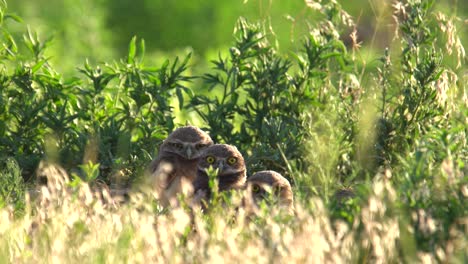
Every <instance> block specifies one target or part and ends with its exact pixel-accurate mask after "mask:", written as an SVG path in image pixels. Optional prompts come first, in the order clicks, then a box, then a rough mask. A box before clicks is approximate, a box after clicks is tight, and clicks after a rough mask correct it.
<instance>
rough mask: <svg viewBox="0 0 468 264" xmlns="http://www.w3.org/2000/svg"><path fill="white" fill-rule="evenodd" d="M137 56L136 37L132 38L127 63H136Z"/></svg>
mask: <svg viewBox="0 0 468 264" xmlns="http://www.w3.org/2000/svg"><path fill="white" fill-rule="evenodd" d="M135 55H136V36H134V37H133V38H132V40H131V41H130V44H129V46H128V58H127V63H129V64H132V63H134V62H135Z"/></svg>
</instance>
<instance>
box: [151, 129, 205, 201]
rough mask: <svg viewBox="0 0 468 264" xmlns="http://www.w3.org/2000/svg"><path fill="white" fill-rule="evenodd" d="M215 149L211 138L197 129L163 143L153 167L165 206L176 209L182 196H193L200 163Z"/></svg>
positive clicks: (179, 132)
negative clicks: (171, 206)
mask: <svg viewBox="0 0 468 264" xmlns="http://www.w3.org/2000/svg"><path fill="white" fill-rule="evenodd" d="M211 145H213V140H211V138H210V136H209V135H208V134H207V133H206V132H204V131H203V130H201V129H199V128H197V127H194V126H185V127H180V128H177V129H176V130H174V131H173V132H172V133H171V134H170V135H169V136H168V137H167V138H166V139H165V140H164V141H163V144H162V145H161V147H160V148H159V153H158V156H157V157H156V158H155V159H154V160H153V161H152V162H151V164H150V165H149V174H150V175H151V177H150V178H151V181H152V185H153V187H155V188H156V191H157V193H158V195H159V201H160V202H161V204H162V205H163V206H168V205H169V204H172V205H174V204H175V203H176V202H177V200H176V198H177V194H179V193H185V194H189V193H190V190H189V189H191V186H192V182H193V180H194V179H195V178H196V176H197V164H198V161H199V159H200V157H201V155H202V152H203V151H204V150H205V149H206V148H207V147H209V146H211ZM186 187H187V188H186Z"/></svg>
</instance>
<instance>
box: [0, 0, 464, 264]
mask: <svg viewBox="0 0 468 264" xmlns="http://www.w3.org/2000/svg"><path fill="white" fill-rule="evenodd" d="M306 4H307V8H308V9H307V11H308V12H314V13H317V14H320V15H321V17H322V20H320V21H318V22H317V23H313V24H311V25H310V32H309V34H308V35H307V36H305V37H304V39H303V42H302V48H301V49H300V50H299V51H296V52H291V53H290V54H283V53H280V52H279V51H278V49H277V47H276V46H275V45H273V44H271V43H274V41H275V39H274V36H272V35H269V34H268V32H270V31H268V30H266V29H265V28H264V24H261V23H259V24H257V23H250V22H248V21H247V20H246V19H243V18H240V19H239V21H238V23H237V25H236V28H235V41H234V43H233V46H232V47H231V48H230V49H229V50H226V52H220V55H219V57H218V58H217V59H215V60H213V61H212V65H213V69H212V70H209V71H208V72H206V73H204V74H202V75H201V76H193V75H192V74H191V73H192V71H191V68H190V58H191V55H190V54H188V55H187V56H186V57H185V58H184V59H179V58H175V59H173V60H167V61H166V62H165V63H163V64H162V65H160V66H159V67H154V66H147V65H145V63H146V62H144V60H143V59H144V55H145V43H144V41H143V40H141V41H137V38H133V39H132V40H131V42H130V44H129V49H128V54H127V56H126V58H124V59H121V60H118V61H114V62H111V63H105V62H103V63H97V64H96V63H89V62H88V61H85V62H84V63H83V65H82V66H80V67H78V70H77V73H76V75H75V76H73V77H71V78H70V77H66V76H65V77H64V76H62V75H60V73H58V72H56V71H55V70H54V67H53V66H52V65H51V64H50V63H49V59H48V58H47V57H46V55H45V53H44V52H45V50H47V49H48V48H50V47H49V41H41V40H40V38H39V37H38V36H37V34H35V33H34V31H33V30H27V31H26V32H25V36H24V39H23V40H22V41H19V40H17V39H15V38H14V37H13V36H12V35H11V34H9V31H8V27H7V26H8V24H7V22H8V23H11V22H12V20H16V21H19V20H20V19H19V18H18V17H16V16H13V15H9V14H8V13H7V12H6V8H5V3H4V2H3V1H2V2H1V7H0V8H1V9H0V11H1V12H0V26H1V27H2V30H3V33H4V34H3V35H2V37H1V42H2V44H3V45H2V46H1V49H0V118H1V123H0V159H1V160H2V163H1V166H2V167H1V168H0V175H1V176H2V179H1V182H2V187H0V191H1V196H0V205H1V206H2V207H4V206H6V205H9V204H11V205H14V206H13V207H14V209H2V210H3V211H1V214H0V217H2V219H4V220H5V219H8V224H9V225H10V224H11V223H12V222H14V221H16V220H15V219H13V218H11V217H10V216H9V214H10V212H11V211H15V212H23V213H24V215H25V217H24V218H23V219H21V218H19V220H17V221H19V222H21V221H22V222H21V223H22V224H24V226H25V227H17V228H16V229H12V230H13V231H11V232H6V231H5V230H4V229H2V228H0V233H1V234H3V233H8V235H9V237H10V238H11V237H15V233H14V232H20V233H21V232H26V233H27V236H30V238H31V240H32V241H33V242H32V243H33V245H31V246H32V247H33V248H34V247H35V249H36V250H38V251H37V252H36V251H33V253H31V254H32V255H33V256H34V257H33V258H38V256H51V255H53V254H51V253H49V251H48V249H49V245H47V244H46V243H45V242H41V241H45V240H41V238H44V237H48V236H49V237H48V238H47V239H52V238H51V237H55V236H54V235H56V234H57V233H59V234H60V235H57V240H56V241H59V242H57V243H63V244H66V245H67V246H70V247H72V248H73V247H76V249H77V250H76V251H75V252H79V253H77V255H76V256H75V255H73V254H74V253H70V254H72V255H73V256H72V255H66V253H65V252H64V251H61V252H60V254H64V255H60V256H61V258H62V260H65V259H67V260H69V259H73V258H81V257H83V255H86V254H85V253H83V252H93V256H96V257H97V258H98V257H104V256H105V254H107V255H112V256H114V255H115V256H119V254H120V253H119V254H117V253H116V252H117V251H118V249H120V248H129V247H130V244H131V242H132V243H137V244H138V245H140V244H141V245H143V244H144V243H146V242H148V241H146V240H145V237H144V236H142V235H141V234H140V233H139V232H141V230H140V229H139V225H140V227H141V226H145V227H147V228H148V227H151V228H153V227H154V226H156V229H157V230H159V231H161V229H165V228H166V227H168V228H170V229H171V230H175V231H174V234H166V233H164V236H165V238H169V240H170V241H171V244H170V245H168V246H167V248H165V249H166V250H167V252H170V254H172V255H165V254H166V253H167V252H164V250H163V251H162V252H159V251H157V250H156V251H154V250H147V249H146V248H145V247H144V246H141V247H138V246H135V244H132V247H133V249H138V250H141V252H143V253H142V254H149V255H151V254H155V256H153V257H154V258H157V259H159V260H174V259H172V258H171V256H176V257H174V258H175V259H176V260H187V259H190V256H191V254H193V255H194V258H195V259H197V260H199V261H200V262H201V261H203V260H207V259H208V260H209V257H207V256H208V254H207V253H206V252H209V251H210V248H211V247H213V246H214V247H220V248H219V250H218V251H216V252H217V254H218V255H220V256H221V255H229V256H232V254H231V253H232V252H231V253H229V251H228V250H227V249H226V247H225V245H226V244H233V243H234V242H235V243H234V244H236V245H238V246H239V248H238V250H239V251H242V249H245V248H247V246H252V247H257V248H261V249H262V250H263V251H262V252H264V253H265V254H267V255H268V254H269V255H268V256H269V257H268V258H267V260H269V261H271V260H272V259H275V257H276V256H280V259H286V258H288V257H292V256H293V255H294V254H292V250H290V249H289V248H288V243H293V244H294V243H298V244H294V245H296V246H298V245H300V243H306V242H307V241H308V239H309V240H310V238H309V237H306V236H310V237H314V238H317V239H322V240H323V241H322V240H321V241H322V242H321V243H318V244H317V245H315V246H317V247H319V248H320V246H323V247H324V248H320V250H318V252H320V253H321V254H323V256H322V255H321V256H322V257H319V258H317V260H321V261H323V260H328V261H332V260H337V259H342V260H344V261H352V260H358V261H360V262H364V261H373V260H376V261H378V260H381V261H389V262H392V261H393V260H403V261H412V260H414V259H415V258H420V259H424V258H426V257H429V258H430V257H432V258H434V259H437V260H439V261H445V260H446V259H448V260H449V261H450V260H451V258H452V257H454V258H459V259H462V258H463V257H464V256H463V253H460V252H462V250H463V245H464V243H465V244H466V214H467V207H466V205H465V204H466V198H467V196H468V189H467V184H468V182H467V178H466V177H465V174H466V172H467V167H466V164H467V162H468V155H467V154H468V153H467V150H468V148H467V142H466V141H467V129H468V128H467V126H466V123H467V122H466V121H467V120H466V116H467V113H468V108H467V99H466V91H465V90H464V85H465V84H464V83H463V77H462V76H461V75H462V74H464V73H463V71H466V68H465V66H464V63H465V62H466V58H465V53H464V49H463V46H462V45H461V41H460V39H459V36H457V35H456V34H455V33H456V30H454V29H453V28H455V26H456V23H457V20H456V19H455V18H447V17H446V16H445V15H443V13H440V12H438V11H437V10H436V9H435V7H434V1H419V0H410V1H406V2H404V3H401V2H396V3H395V4H394V5H393V6H392V11H393V12H394V13H393V15H394V18H395V23H396V25H395V26H396V29H397V32H398V36H395V37H396V39H395V41H393V42H392V43H391V46H389V47H388V49H387V50H385V51H383V50H382V51H381V52H380V53H381V55H380V58H379V59H377V60H375V62H374V64H375V65H372V66H368V65H366V63H367V62H366V61H364V60H362V59H359V53H360V52H361V51H360V49H359V46H360V44H359V42H358V40H357V38H356V35H355V33H356V32H354V33H352V35H351V36H352V37H351V39H352V43H351V46H349V47H347V46H346V45H345V44H344V41H343V38H342V36H343V34H344V32H348V31H349V30H351V31H352V30H353V28H354V27H355V24H354V22H353V19H352V18H351V17H350V16H349V15H348V14H347V13H346V12H345V11H344V10H343V9H342V8H341V6H340V5H339V4H338V3H337V2H336V1H320V2H314V1H306ZM444 23H445V24H447V23H451V25H452V27H453V28H452V29H451V30H450V31H449V30H447V27H444ZM353 34H354V35H353ZM446 42H447V43H446ZM449 42H450V43H451V44H449ZM449 59H451V60H455V61H456V63H453V61H452V62H450V63H448V62H447V60H449ZM175 120H178V121H177V122H176V121H175ZM178 122H180V123H184V122H187V123H192V124H198V125H200V126H202V127H203V128H204V129H206V130H207V131H209V132H210V134H211V136H212V137H213V139H214V140H215V141H216V142H220V143H229V144H233V145H236V146H237V147H238V148H239V149H240V151H241V152H242V153H243V154H244V156H245V157H246V161H247V166H248V170H249V174H251V173H252V172H255V171H257V170H263V169H274V170H277V171H279V172H281V173H282V174H284V175H285V176H286V177H287V178H288V179H289V180H290V181H291V182H292V185H293V188H294V192H295V196H296V201H297V202H296V206H297V211H296V213H297V214H296V217H295V218H292V217H288V216H284V215H281V214H280V215H276V214H274V215H273V216H272V215H268V212H269V211H268V208H262V213H261V214H260V215H259V216H258V217H256V218H254V219H253V221H251V222H250V221H247V223H245V222H244V220H242V218H238V219H237V221H231V220H226V218H224V219H223V218H222V216H223V209H221V208H218V209H219V210H213V212H212V213H211V214H209V215H206V216H201V215H196V214H193V213H192V212H190V213H188V212H185V211H184V210H182V209H180V211H179V209H177V210H174V211H170V210H169V212H168V211H161V210H160V208H158V207H157V206H154V203H155V201H154V200H152V198H151V197H144V195H143V194H141V195H135V198H134V200H133V201H131V203H130V205H129V206H128V207H125V208H117V209H116V211H112V210H113V209H112V210H108V209H109V208H107V207H106V206H105V204H101V203H100V200H99V199H100V198H99V197H94V198H93V194H92V191H90V189H89V186H88V185H87V183H85V182H90V183H91V185H92V184H93V181H96V180H100V181H101V180H102V181H105V182H106V183H108V184H111V186H113V185H112V184H113V183H116V184H122V185H127V184H130V183H132V182H134V181H136V180H137V179H138V178H139V177H140V176H141V175H142V172H143V170H144V169H145V167H146V165H147V164H148V162H149V161H150V160H151V158H152V157H154V156H155V154H156V153H157V148H158V146H159V144H160V143H161V141H162V140H163V139H164V138H165V137H166V136H167V134H168V133H170V131H172V130H173V129H174V128H175V127H177V126H179V125H181V124H179V123H178ZM42 160H45V161H47V162H48V164H54V163H55V164H59V165H61V166H62V167H64V168H65V169H66V171H68V172H69V173H70V174H72V175H75V176H76V177H75V179H74V180H73V181H72V183H70V184H68V185H69V186H66V187H67V188H62V187H60V186H59V187H60V188H58V190H60V191H61V192H59V193H53V192H52V194H51V195H50V197H43V199H45V200H47V202H46V201H42V202H41V204H40V205H39V206H37V207H34V209H32V208H31V204H30V203H29V201H28V200H25V199H24V195H23V193H24V191H25V184H24V182H23V178H24V180H25V181H29V182H32V181H33V180H34V176H35V170H36V168H37V166H38V164H39V162H40V161H42ZM20 172H21V173H22V176H23V178H22V177H19V176H20ZM77 177H78V178H77ZM79 177H81V178H83V179H84V181H80V180H79ZM44 188H45V187H44ZM337 190H338V192H337V194H336V195H333V194H334V193H335V192H336V191H337ZM344 194H346V195H344ZM102 196H103V197H106V195H104V194H103V195H102ZM76 197H80V198H82V199H78V200H77V199H75V198H76ZM317 197H318V198H319V199H317ZM88 198H89V199H88ZM60 199H62V200H63V203H60V202H59V203H57V204H55V203H54V201H55V202H56V201H58V200H60ZM104 200H105V199H104ZM50 201H53V202H50ZM233 203H235V201H234V202H233ZM41 205H42V206H44V207H42V208H41ZM59 205H63V206H59ZM94 206H96V207H94ZM75 207H76V208H79V209H80V210H82V212H88V213H89V218H86V217H85V216H86V214H79V215H75V214H72V213H71V211H70V210H71V209H70V208H75ZM155 208H156V209H155ZM92 209H96V211H93V212H90V211H92ZM114 209H115V208H114ZM8 210H10V211H8ZM41 210H45V211H48V212H49V211H50V212H53V213H54V214H56V215H57V217H58V219H59V220H57V222H54V220H52V219H51V218H50V217H49V216H48V215H47V214H41V212H42V211H41ZM119 210H120V211H119ZM241 213H242V210H241ZM69 214H71V215H73V217H74V221H71V220H70V219H68V218H67V217H68V215H69ZM227 214H228V215H229V217H231V216H232V219H234V218H236V217H237V216H236V212H235V210H232V211H229V213H227ZM126 215H131V217H126ZM153 215H155V218H153ZM136 216H137V217H136ZM178 216H180V217H181V219H186V220H187V219H189V218H190V217H192V218H191V219H190V221H192V222H191V223H192V224H193V225H189V224H188V223H189V222H187V223H185V222H184V223H174V222H173V221H172V220H173V218H176V219H177V217H178ZM224 216H225V215H224ZM102 218H106V219H120V220H119V221H120V222H119V221H117V222H114V220H112V221H109V223H106V222H105V221H102ZM140 218H141V219H143V220H141V221H139V220H135V219H140ZM99 219H100V220H99ZM155 219H157V220H158V221H155ZM230 219H231V218H230ZM75 220H76V221H75ZM250 220H252V219H250ZM2 221H3V220H2ZM5 221H6V220H5ZM89 221H91V222H93V223H96V222H99V224H98V225H97V227H95V229H93V228H94V227H91V226H89V225H88V223H90V222H89ZM187 221H188V220H187ZM343 221H344V222H343ZM36 222H38V223H40V224H43V225H46V226H47V225H49V226H50V227H54V228H56V227H57V226H60V224H61V223H62V222H64V223H66V225H70V223H72V224H71V226H70V229H67V231H64V230H65V229H63V230H61V231H60V230H59V229H53V230H49V231H47V230H44V229H41V231H39V233H33V232H34V230H36V229H35V228H33V226H34V225H36V224H38V223H36ZM118 223H126V224H128V225H129V226H128V230H127V229H125V228H123V229H122V228H121V227H122V225H121V224H120V229H119V224H118ZM113 225H116V226H113ZM194 225H196V226H197V232H195V234H193V233H191V228H193V226H194ZM218 225H219V226H227V227H226V228H227V229H228V230H229V234H230V236H227V237H226V236H224V237H223V236H222V235H220V234H221V233H222V232H220V229H221V227H219V228H218ZM10 226H11V225H10ZM114 227H115V228H114ZM228 227H229V228H228ZM100 228H103V229H105V228H109V229H112V230H113V231H112V232H111V234H112V236H113V238H115V239H116V240H118V241H119V242H118V243H117V244H118V245H117V247H113V246H107V247H104V248H99V247H100V246H99V245H94V244H92V246H91V247H96V248H98V251H99V250H100V251H99V252H94V251H93V250H90V249H89V248H87V249H86V246H89V245H88V244H86V243H84V242H83V240H80V238H79V235H78V234H80V233H83V234H87V235H89V234H98V233H99V230H100ZM70 230H72V231H70ZM116 230H117V231H116ZM151 230H152V231H151V232H153V231H154V229H151ZM304 230H305V231H304ZM159 231H158V232H159ZM47 232H51V233H47ZM67 232H70V234H71V235H70V234H68V233H67ZM148 232H150V231H148ZM151 232H150V233H151ZM321 232H322V233H321ZM235 234H237V235H238V237H237V236H236V237H234V236H235ZM160 236H162V235H160V234H159V233H154V232H153V233H151V236H150V237H151V238H155V239H156V238H157V239H160V238H161V237H160ZM10 238H7V239H5V240H0V254H4V255H8V256H10V257H11V256H15V257H19V256H22V257H24V259H25V260H26V259H27V257H26V255H24V256H23V255H21V254H20V253H18V251H17V250H16V251H15V250H6V251H8V253H4V252H5V249H4V248H5V245H11V240H9V239H10ZM180 238H182V239H180ZM47 239H46V240H47ZM68 239H70V240H68ZM99 241H100V242H103V241H105V239H104V238H102V237H100V240H99ZM142 241H146V242H142ZM158 241H159V240H158ZM353 241H357V243H354V244H353V243H352V242H353ZM153 242H154V241H153ZM153 242H148V243H150V244H151V243H153ZM44 243H45V244H44ZM158 243H159V242H158ZM194 243H198V244H199V245H202V246H201V247H200V248H199V249H200V250H199V251H193V246H194ZM223 243H224V244H223ZM20 244H21V243H20ZM21 245H23V246H24V244H21ZM151 245H152V244H151ZM159 246H160V245H159ZM327 247H328V248H329V249H326V248H327ZM78 248H79V249H80V250H82V251H80V250H78ZM43 249H45V250H43ZM294 250H298V252H299V253H300V254H299V255H298V256H296V257H298V258H297V259H309V258H307V256H310V254H311V253H310V252H308V249H307V247H306V246H304V245H302V247H301V246H299V248H295V249H294ZM192 251H193V252H194V253H192ZM44 252H45V253H44ZM81 253H83V255H80V254H81ZM122 254H124V255H125V256H124V257H125V259H126V258H128V259H132V260H133V259H134V258H135V257H137V254H134V252H130V251H128V250H127V251H123V253H122ZM230 254H231V255H230ZM251 257H252V258H249V260H252V261H254V260H255V258H254V257H255V256H251ZM302 257H304V258H302ZM385 257H388V258H387V259H386V258H385Z"/></svg>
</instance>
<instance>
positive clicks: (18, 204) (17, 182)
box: [0, 159, 26, 213]
mask: <svg viewBox="0 0 468 264" xmlns="http://www.w3.org/2000/svg"><path fill="white" fill-rule="evenodd" d="M25 192H26V190H25V184H24V182H23V178H22V177H21V169H20V168H19V166H18V163H16V161H15V160H13V159H6V160H1V161H0V208H3V207H5V206H7V205H12V206H13V207H14V211H15V212H16V213H19V212H21V211H22V210H24V206H25V201H24V197H25Z"/></svg>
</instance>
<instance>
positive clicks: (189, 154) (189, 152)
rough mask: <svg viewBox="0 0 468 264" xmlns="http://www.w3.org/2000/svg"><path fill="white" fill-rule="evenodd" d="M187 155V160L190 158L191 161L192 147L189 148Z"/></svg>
mask: <svg viewBox="0 0 468 264" xmlns="http://www.w3.org/2000/svg"><path fill="white" fill-rule="evenodd" d="M185 153H186V154H187V158H188V159H191V158H192V154H193V151H192V148H191V147H187V150H186V152H185Z"/></svg>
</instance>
